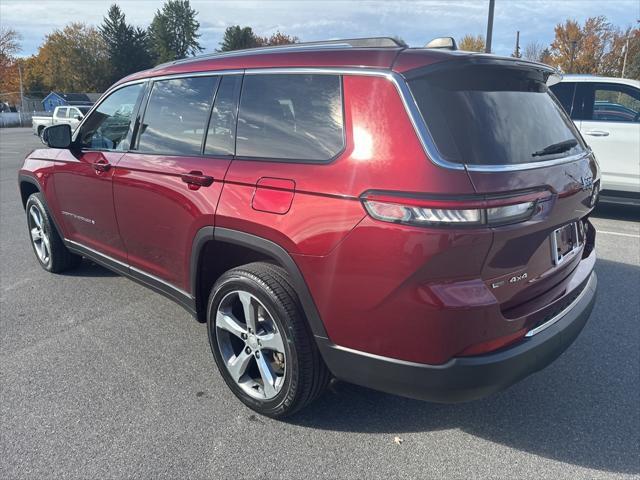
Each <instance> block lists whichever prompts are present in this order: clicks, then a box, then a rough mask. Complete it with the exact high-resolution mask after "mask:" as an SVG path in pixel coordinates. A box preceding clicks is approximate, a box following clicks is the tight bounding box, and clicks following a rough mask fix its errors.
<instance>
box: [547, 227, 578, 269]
mask: <svg viewBox="0 0 640 480" xmlns="http://www.w3.org/2000/svg"><path fill="white" fill-rule="evenodd" d="M580 226H581V224H580ZM583 243H584V242H583V241H582V240H581V235H580V227H579V222H571V223H568V224H567V225H564V226H562V227H560V228H557V229H555V230H554V231H553V233H551V260H552V261H553V264H554V265H560V264H561V263H563V262H564V261H566V260H567V258H569V257H572V256H573V255H575V254H576V253H577V252H578V251H579V250H580V248H581V247H582V244H583Z"/></svg>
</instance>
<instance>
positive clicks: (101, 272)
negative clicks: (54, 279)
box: [64, 258, 120, 278]
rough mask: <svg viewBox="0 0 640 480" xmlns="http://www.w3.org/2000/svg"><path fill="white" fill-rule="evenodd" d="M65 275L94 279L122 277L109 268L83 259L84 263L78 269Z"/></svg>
mask: <svg viewBox="0 0 640 480" xmlns="http://www.w3.org/2000/svg"><path fill="white" fill-rule="evenodd" d="M64 275H66V276H68V277H92V278H101V277H118V276H120V274H119V273H116V272H113V271H111V270H109V269H108V268H105V267H103V266H102V265H98V264H97V263H94V262H92V261H91V260H88V259H86V258H83V259H82V263H81V264H80V265H78V267H77V268H74V269H73V270H69V271H66V272H64Z"/></svg>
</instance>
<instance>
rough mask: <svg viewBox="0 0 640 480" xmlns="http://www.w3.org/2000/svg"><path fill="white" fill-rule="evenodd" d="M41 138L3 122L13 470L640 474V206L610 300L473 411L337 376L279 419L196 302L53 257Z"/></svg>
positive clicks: (1, 438)
mask: <svg viewBox="0 0 640 480" xmlns="http://www.w3.org/2000/svg"><path fill="white" fill-rule="evenodd" d="M38 145H39V141H38V139H37V138H36V137H34V136H33V135H32V134H31V131H30V129H2V130H0V296H1V298H0V478H2V479H8V478H56V479H61V478H122V477H133V478H209V477H223V478H319V477H329V478H387V479H388V478H444V477H453V478H465V479H466V478H536V479H537V478H550V479H560V478H571V479H574V478H638V475H639V474H640V456H639V454H638V452H640V438H639V436H640V408H639V405H640V342H639V340H640V328H639V326H640V325H639V324H640V295H639V291H640V223H639V216H640V213H639V212H638V211H636V210H629V209H625V210H621V209H619V208H610V207H608V208H600V209H598V211H597V212H596V215H595V218H594V219H593V223H594V224H595V226H596V228H597V230H598V232H599V233H598V237H597V249H598V257H599V259H598V263H597V266H596V270H597V273H598V277H599V292H598V300H597V304H596V307H595V310H594V312H593V314H592V316H591V319H590V320H589V322H588V324H587V326H586V328H585V330H584V331H583V332H582V334H581V335H580V337H579V338H578V339H577V340H576V342H575V343H574V344H573V346H572V347H571V348H570V349H569V350H568V351H567V352H566V353H564V354H563V355H562V356H561V357H560V358H559V359H558V360H557V361H556V362H555V363H554V364H552V365H551V366H549V367H548V368H546V369H545V370H543V371H541V372H538V373H537V374H534V375H533V376H531V377H529V378H527V379H525V380H524V381H522V382H520V383H519V384H517V385H514V386H513V387H512V388H510V389H509V390H507V391H505V392H502V393H500V394H497V395H494V396H492V397H490V398H487V399H484V400H481V401H477V402H473V403H469V404H463V405H436V404H429V403H423V402H418V401H413V400H408V399H404V398H400V397H395V396H391V395H386V394H382V393H378V392H374V391H370V390H367V389H364V388H360V387H356V386H352V385H348V384H344V383H336V384H334V385H332V387H331V389H330V390H329V391H328V392H327V393H326V394H325V395H324V396H323V397H322V398H320V399H319V400H318V401H317V402H315V403H314V404H313V405H311V407H310V408H308V409H306V410H305V411H303V412H302V413H301V414H299V415H297V416H296V417H294V418H292V419H289V420H287V421H274V420H270V419H267V418H263V417H260V416H257V415H255V414H254V413H253V412H252V411H250V410H248V409H247V408H245V407H244V406H243V405H242V404H241V403H240V402H239V401H237V400H236V399H235V397H234V396H233V395H232V394H231V392H230V391H229V390H228V389H227V387H226V386H225V384H224V381H223V380H222V378H221V377H220V375H219V374H218V372H217V370H216V368H215V365H214V362H213V358H212V356H211V353H210V350H209V345H208V341H207V335H206V328H205V326H204V325H202V324H199V323H197V322H196V321H195V320H193V319H192V318H191V317H189V315H188V314H187V313H186V312H185V311H184V310H183V309H182V308H181V307H179V306H177V305H175V304H174V303H172V302H171V301H169V300H167V299H165V298H164V297H162V296H160V295H158V294H155V293H153V292H152V291H150V290H147V289H145V288H144V287H142V286H139V285H137V284H136V283H134V282H132V281H130V280H128V279H125V278H123V277H120V276H118V275H115V274H113V273H111V272H109V271H107V270H105V269H103V268H102V267H99V266H96V265H94V264H91V263H89V262H87V261H85V262H84V263H83V265H82V266H81V268H79V269H78V270H76V271H73V272H72V273H69V274H65V275H51V274H48V273H46V272H45V271H44V270H42V269H41V268H40V267H39V265H38V263H37V261H36V259H35V257H34V254H33V252H32V250H31V246H30V245H29V237H28V232H27V228H26V222H25V215H24V211H23V209H22V205H21V203H20V198H19V195H18V191H17V169H18V168H19V166H20V165H21V163H22V159H23V158H24V156H25V154H27V153H28V152H29V151H30V150H31V149H33V148H36V147H37V146H38ZM396 437H398V438H396Z"/></svg>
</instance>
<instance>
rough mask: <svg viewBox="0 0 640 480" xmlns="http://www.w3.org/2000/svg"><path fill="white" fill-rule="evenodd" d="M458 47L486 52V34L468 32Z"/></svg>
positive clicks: (468, 50) (470, 50) (469, 50)
mask: <svg viewBox="0 0 640 480" xmlns="http://www.w3.org/2000/svg"><path fill="white" fill-rule="evenodd" d="M458 48H459V49H460V50H466V51H467V52H484V49H485V41H484V35H469V34H467V35H465V36H464V37H462V38H461V39H460V41H459V42H458Z"/></svg>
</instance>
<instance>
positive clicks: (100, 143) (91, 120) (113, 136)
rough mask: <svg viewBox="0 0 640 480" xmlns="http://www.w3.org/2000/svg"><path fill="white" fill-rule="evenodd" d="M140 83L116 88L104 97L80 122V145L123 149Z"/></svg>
mask: <svg viewBox="0 0 640 480" xmlns="http://www.w3.org/2000/svg"><path fill="white" fill-rule="evenodd" d="M142 91H143V84H142V83H136V84H134V85H129V86H127V87H123V88H120V89H118V90H116V91H115V92H113V93H112V94H111V95H109V96H108V97H107V98H105V99H104V101H103V102H102V103H100V105H98V107H97V108H96V109H95V110H94V111H93V112H92V113H91V115H90V116H89V117H87V119H86V121H85V122H84V123H83V124H82V128H81V130H80V134H79V137H78V138H79V142H80V144H81V146H82V147H83V148H90V149H97V150H127V149H128V148H129V144H128V141H127V134H128V133H129V126H130V125H131V119H132V116H133V111H134V109H135V108H134V107H135V105H136V103H137V102H138V100H139V97H140V95H141V94H142Z"/></svg>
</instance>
